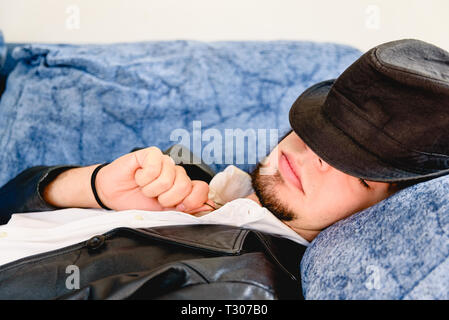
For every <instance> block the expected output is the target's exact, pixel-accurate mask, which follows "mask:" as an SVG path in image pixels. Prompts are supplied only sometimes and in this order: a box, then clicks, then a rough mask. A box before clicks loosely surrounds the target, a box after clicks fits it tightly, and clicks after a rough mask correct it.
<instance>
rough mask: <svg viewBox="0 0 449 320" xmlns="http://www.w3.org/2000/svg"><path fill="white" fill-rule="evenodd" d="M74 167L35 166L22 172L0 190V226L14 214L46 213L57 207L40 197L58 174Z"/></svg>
mask: <svg viewBox="0 0 449 320" xmlns="http://www.w3.org/2000/svg"><path fill="white" fill-rule="evenodd" d="M75 167H76V166H35V167H32V168H29V169H26V170H24V171H22V172H21V173H20V174H19V175H17V176H16V177H15V178H14V179H12V180H10V181H9V182H8V183H6V184H5V185H4V186H3V187H1V188H0V224H5V223H7V222H8V220H9V219H10V218H11V215H12V214H13V213H15V212H31V211H47V210H55V209H58V208H57V207H55V206H53V205H52V204H50V203H48V202H46V201H45V200H44V198H43V197H42V191H43V189H44V188H45V187H46V186H47V185H48V184H49V183H50V182H51V181H52V180H53V179H55V177H56V176H58V175H59V174H61V173H63V172H65V171H67V170H69V169H72V168H75Z"/></svg>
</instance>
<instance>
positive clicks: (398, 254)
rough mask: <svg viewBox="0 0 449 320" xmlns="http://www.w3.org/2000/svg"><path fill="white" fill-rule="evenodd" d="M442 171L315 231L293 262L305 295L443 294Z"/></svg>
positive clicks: (448, 226)
mask: <svg viewBox="0 0 449 320" xmlns="http://www.w3.org/2000/svg"><path fill="white" fill-rule="evenodd" d="M448 193H449V176H443V177H440V178H436V179H433V180H430V181H426V182H422V183H419V184H416V185H414V186H412V187H409V188H407V189H403V190H402V191H399V192H398V193H396V194H394V195H393V196H391V197H390V198H387V199H385V200H384V201H382V202H380V203H378V204H377V205H374V206H372V207H370V208H368V209H366V210H364V211H361V212H359V213H357V214H355V215H353V216H350V217H349V218H346V219H344V220H341V221H339V222H337V223H335V224H334V225H332V226H330V227H329V228H327V229H326V230H324V231H322V232H321V233H320V234H319V235H318V237H316V238H315V239H314V240H313V241H312V243H311V245H310V246H309V247H308V248H307V250H306V253H305V255H304V257H303V259H302V261H301V275H302V281H303V293H304V297H305V298H306V299H313V300H315V299H357V300H359V299H394V300H397V299H413V300H415V299H445V300H446V299H449V214H448V213H449V197H448V196H447V195H448Z"/></svg>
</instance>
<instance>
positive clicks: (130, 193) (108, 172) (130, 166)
mask: <svg viewBox="0 0 449 320" xmlns="http://www.w3.org/2000/svg"><path fill="white" fill-rule="evenodd" d="M95 186H96V189H97V193H98V196H99V197H100V199H101V201H102V202H103V203H104V204H105V205H106V206H107V207H109V208H111V209H114V210H128V209H138V210H148V211H161V210H179V211H183V212H188V213H193V212H197V211H199V210H202V209H203V208H204V203H206V202H207V200H208V193H209V185H208V184H207V183H206V182H204V181H198V180H193V181H192V180H191V179H190V178H189V176H188V175H187V173H186V171H185V169H184V168H183V167H181V166H178V165H175V162H174V161H173V159H171V158H170V157H169V156H168V155H164V154H163V153H162V152H161V150H159V149H158V148H156V147H149V148H145V149H141V150H138V151H135V152H132V153H128V154H126V155H124V156H121V157H120V158H118V159H116V160H115V161H113V162H111V163H110V164H108V165H107V166H105V167H103V168H102V169H101V170H100V171H99V172H98V174H97V177H96V180H95Z"/></svg>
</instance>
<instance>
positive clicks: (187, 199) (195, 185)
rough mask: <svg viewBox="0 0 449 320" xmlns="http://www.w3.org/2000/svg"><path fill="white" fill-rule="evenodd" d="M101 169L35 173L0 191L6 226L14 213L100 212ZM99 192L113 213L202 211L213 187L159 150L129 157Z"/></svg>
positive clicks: (104, 172) (105, 171)
mask: <svg viewBox="0 0 449 320" xmlns="http://www.w3.org/2000/svg"><path fill="white" fill-rule="evenodd" d="M97 166H98V165H92V166H87V167H78V166H56V167H44V166H39V167H33V168H30V169H27V170H25V171H24V172H22V173H21V174H19V175H18V176H17V177H16V178H14V179H13V180H11V181H10V182H8V183H7V184H6V185H5V186H4V187H3V188H2V189H0V217H1V223H6V222H7V221H8V220H9V218H10V217H11V214H13V213H15V212H30V211H47V210H56V209H60V208H69V207H70V208H71V207H75V208H100V206H99V205H98V203H97V202H96V200H95V197H94V195H93V193H92V189H91V185H90V181H91V176H92V172H93V170H94V169H95V168H96V167H97ZM95 186H96V190H97V193H98V195H99V197H100V199H101V201H102V202H103V203H104V204H105V205H106V206H108V207H109V208H111V209H114V210H128V209H138V210H148V211H154V210H156V211H161V210H174V209H178V210H180V211H184V212H191V213H193V212H195V211H196V210H198V209H203V208H202V207H203V204H204V203H205V202H206V201H207V195H208V192H209V186H208V184H207V183H206V182H204V181H197V180H193V181H192V180H191V179H190V178H189V177H188V175H187V174H186V171H185V170H184V169H183V168H182V167H180V166H176V165H175V164H174V163H173V161H172V160H171V159H170V158H169V157H168V156H166V155H163V154H162V153H161V151H160V150H159V149H158V148H155V147H151V148H146V149H142V150H138V151H135V152H132V153H128V154H126V155H124V156H122V157H120V158H118V159H116V160H115V161H113V162H112V163H110V164H108V165H107V166H105V167H103V168H102V169H101V170H100V171H99V172H98V174H97V177H96V181H95Z"/></svg>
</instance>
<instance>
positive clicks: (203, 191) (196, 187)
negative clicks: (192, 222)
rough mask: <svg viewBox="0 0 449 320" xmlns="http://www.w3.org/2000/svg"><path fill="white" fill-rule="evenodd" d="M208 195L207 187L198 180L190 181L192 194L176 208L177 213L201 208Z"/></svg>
mask: <svg viewBox="0 0 449 320" xmlns="http://www.w3.org/2000/svg"><path fill="white" fill-rule="evenodd" d="M208 194H209V185H208V184H207V183H206V182H204V181H200V180H193V181H192V192H190V194H189V195H188V196H187V197H185V199H184V200H183V201H182V203H181V204H180V205H178V206H177V207H176V209H177V210H179V211H184V212H186V211H191V210H194V209H196V208H199V207H201V206H202V205H203V204H204V203H205V202H206V201H207V200H208Z"/></svg>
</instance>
